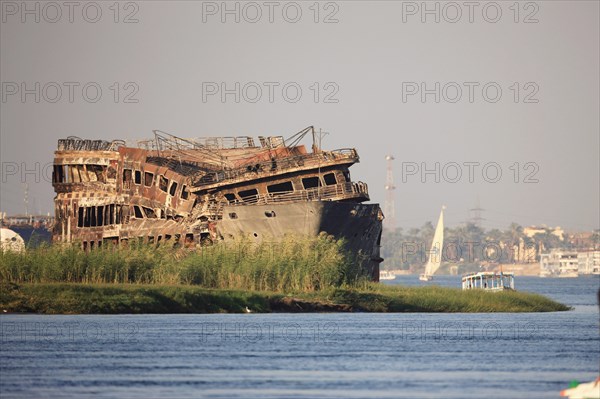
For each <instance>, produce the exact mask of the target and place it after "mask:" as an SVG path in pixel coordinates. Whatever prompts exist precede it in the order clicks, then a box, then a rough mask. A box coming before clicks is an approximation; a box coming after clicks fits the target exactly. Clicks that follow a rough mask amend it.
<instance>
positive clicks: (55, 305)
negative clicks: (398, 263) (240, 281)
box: [0, 283, 569, 314]
mask: <svg viewBox="0 0 600 399" xmlns="http://www.w3.org/2000/svg"><path fill="white" fill-rule="evenodd" d="M0 290H1V292H2V295H1V296H0V308H1V309H3V310H7V311H9V312H34V313H47V314H64V313H77V314H79V313H100V314H110V313H241V312H244V310H245V308H246V307H248V308H249V309H251V310H252V312H256V313H263V312H278V311H280V312H315V311H317V312H318V311H321V312H327V311H329V312H331V311H333V312H352V311H362V312H552V311H562V310H568V309H569V308H568V307H566V306H564V305H562V304H559V303H557V302H554V301H552V300H550V299H548V298H545V297H543V296H540V295H535V294H528V293H523V292H499V293H490V292H483V291H475V290H473V291H465V292H463V291H461V290H459V289H453V288H440V287H424V288H420V287H393V286H382V285H377V284H368V285H366V286H364V287H362V288H331V289H327V290H322V291H313V292H295V293H289V294H287V295H286V294H283V293H278V292H272V291H241V290H222V289H208V288H202V287H197V286H187V285H133V284H19V285H18V284H7V283H4V284H3V285H2V286H1V287H0Z"/></svg>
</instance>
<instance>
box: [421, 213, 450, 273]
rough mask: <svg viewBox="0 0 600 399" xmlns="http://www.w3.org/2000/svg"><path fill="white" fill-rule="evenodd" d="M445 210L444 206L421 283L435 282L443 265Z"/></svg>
mask: <svg viewBox="0 0 600 399" xmlns="http://www.w3.org/2000/svg"><path fill="white" fill-rule="evenodd" d="M444 209H446V207H445V206H442V210H441V212H440V218H439V219H438V222H437V226H436V227H435V234H434V235H433V242H432V243H431V250H430V251H429V259H428V260H427V264H426V265H425V272H424V273H423V274H421V275H420V276H419V280H421V281H431V280H433V275H434V274H435V272H437V270H438V269H439V268H440V265H441V264H442V249H443V248H444Z"/></svg>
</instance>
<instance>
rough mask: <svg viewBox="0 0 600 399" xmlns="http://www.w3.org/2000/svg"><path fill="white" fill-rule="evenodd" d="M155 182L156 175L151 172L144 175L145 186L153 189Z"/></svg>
mask: <svg viewBox="0 0 600 399" xmlns="http://www.w3.org/2000/svg"><path fill="white" fill-rule="evenodd" d="M153 180H154V173H150V172H145V173H144V186H146V187H152V181H153Z"/></svg>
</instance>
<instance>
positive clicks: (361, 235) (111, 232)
mask: <svg viewBox="0 0 600 399" xmlns="http://www.w3.org/2000/svg"><path fill="white" fill-rule="evenodd" d="M309 133H310V134H311V135H312V139H313V140H312V148H311V152H308V151H307V150H306V147H305V146H304V145H302V144H300V142H301V140H302V139H303V138H304V137H305V136H306V135H308V134H309ZM154 135H155V137H154V139H153V140H147V141H142V142H139V143H138V145H137V146H136V147H128V146H127V145H126V144H125V142H124V141H122V140H114V141H112V142H108V141H102V140H84V139H80V138H77V137H69V138H67V139H61V140H59V141H58V149H57V151H56V152H55V157H54V170H53V186H54V190H55V192H56V197H55V200H54V201H55V213H56V223H55V227H54V231H53V240H54V241H58V242H74V243H78V244H80V245H81V246H82V247H83V248H84V249H86V250H87V249H93V248H95V247H100V246H103V245H108V244H110V245H117V244H126V243H127V242H129V240H137V241H139V242H146V243H155V244H158V243H161V242H167V241H170V242H172V243H174V244H175V243H177V244H179V245H186V246H195V245H204V244H208V243H211V242H213V241H216V240H225V241H235V240H240V239H247V238H250V239H252V240H277V239H278V238H280V237H283V236H284V235H286V234H295V235H305V236H316V235H317V234H319V233H320V232H326V233H328V234H332V235H333V236H335V237H337V238H344V239H345V240H346V241H347V244H348V248H349V249H350V250H352V251H355V252H357V253H360V254H362V255H363V258H364V259H365V261H364V265H363V267H366V268H368V271H369V273H371V275H372V277H373V279H374V280H377V279H378V276H379V263H380V262H381V261H382V259H381V257H380V256H379V247H380V241H381V230H382V220H383V214H382V212H381V209H380V207H379V205H378V204H365V203H364V202H366V201H368V200H369V193H368V188H367V185H366V184H365V183H362V182H353V181H352V180H351V178H350V172H349V167H350V166H352V165H353V164H354V163H356V162H358V161H359V157H358V154H357V152H356V150H355V149H339V150H332V151H325V150H322V149H320V148H319V147H318V146H317V145H316V140H315V130H314V128H313V127H308V128H306V129H304V130H302V131H300V132H299V133H297V134H295V135H294V136H292V137H290V138H289V139H287V140H284V139H283V137H280V136H275V137H259V140H258V143H256V142H255V141H254V139H253V138H252V137H246V136H244V137H216V138H203V139H198V140H188V139H182V138H179V137H176V136H173V135H170V134H167V133H164V132H160V131H154Z"/></svg>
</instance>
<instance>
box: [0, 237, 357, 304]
mask: <svg viewBox="0 0 600 399" xmlns="http://www.w3.org/2000/svg"><path fill="white" fill-rule="evenodd" d="M359 265H360V262H359V259H356V258H355V257H353V256H352V255H350V254H349V253H348V252H347V251H346V250H345V247H344V242H343V241H342V240H335V239H333V238H332V237H331V236H327V235H325V234H321V235H319V236H318V237H315V238H299V237H292V236H290V237H284V238H283V240H281V241H279V242H261V243H254V242H249V241H241V242H237V243H235V244H231V243H229V244H228V243H223V242H220V243H217V244H215V245H212V246H207V247H202V248H199V249H193V250H192V249H187V248H177V249H175V248H173V247H171V246H160V247H155V246H149V245H131V246H130V247H128V248H118V247H102V248H98V249H95V250H93V251H88V252H85V251H83V250H81V249H80V248H78V247H77V246H74V245H43V246H40V247H37V248H30V249H28V250H27V251H25V252H23V253H14V252H0V280H2V281H6V282H14V283H86V284H111V283H115V284H157V285H174V284H184V285H198V286H201V287H204V288H220V289H240V290H255V291H274V292H287V291H300V292H305V291H318V290H321V289H324V288H330V287H340V286H349V285H354V284H357V283H358V282H359V281H363V280H365V279H366V276H364V275H363V272H362V270H361V268H360V266H359Z"/></svg>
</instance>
